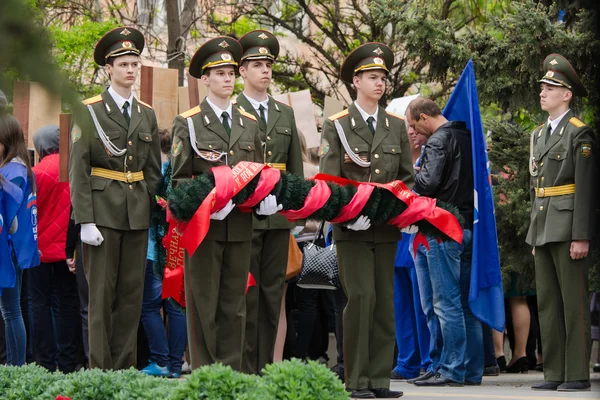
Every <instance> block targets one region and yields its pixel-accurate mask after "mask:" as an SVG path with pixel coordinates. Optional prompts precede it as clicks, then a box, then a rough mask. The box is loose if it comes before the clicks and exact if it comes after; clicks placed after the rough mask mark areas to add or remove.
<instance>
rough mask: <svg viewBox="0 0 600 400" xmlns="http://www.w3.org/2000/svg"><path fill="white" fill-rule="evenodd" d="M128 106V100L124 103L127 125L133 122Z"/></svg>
mask: <svg viewBox="0 0 600 400" xmlns="http://www.w3.org/2000/svg"><path fill="white" fill-rule="evenodd" d="M128 108H129V102H128V101H126V102H125V103H123V116H124V117H125V121H127V126H129V123H130V122H131V117H130V116H129V113H128V112H127V109H128Z"/></svg>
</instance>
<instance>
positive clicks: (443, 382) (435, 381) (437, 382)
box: [415, 374, 464, 386]
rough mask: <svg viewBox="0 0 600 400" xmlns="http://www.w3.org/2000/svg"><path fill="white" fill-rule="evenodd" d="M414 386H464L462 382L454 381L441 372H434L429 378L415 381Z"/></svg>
mask: <svg viewBox="0 0 600 400" xmlns="http://www.w3.org/2000/svg"><path fill="white" fill-rule="evenodd" d="M415 386H464V383H461V382H455V381H453V380H452V379H448V378H445V377H443V376H442V375H441V374H435V376H432V377H431V378H429V379H425V380H422V381H416V382H415Z"/></svg>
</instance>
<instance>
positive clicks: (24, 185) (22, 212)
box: [0, 111, 40, 366]
mask: <svg viewBox="0 0 600 400" xmlns="http://www.w3.org/2000/svg"><path fill="white" fill-rule="evenodd" d="M0 175H2V176H3V177H4V179H6V180H8V181H10V182H11V183H13V184H15V185H16V186H18V187H19V188H20V189H21V191H22V193H23V199H22V201H21V204H20V205H19V208H18V211H17V220H18V226H17V227H16V230H15V232H14V233H12V234H9V237H8V241H9V243H8V244H9V251H10V254H11V259H12V262H13V267H14V271H15V273H14V275H13V276H11V277H9V278H8V279H3V281H0V288H2V295H1V296H0V311H1V312H2V318H3V320H4V326H5V332H6V350H7V363H8V364H9V365H17V366H18V365H23V364H25V351H26V344H27V339H26V335H25V325H24V323H23V316H22V314H21V306H20V295H21V279H22V277H23V272H22V270H23V269H26V268H31V267H35V266H37V265H39V263H40V260H39V254H38V248H37V207H36V196H35V178H34V176H33V172H32V170H31V165H30V162H29V153H28V151H27V146H26V145H25V137H24V135H23V130H22V129H21V125H20V124H19V122H18V121H17V120H16V118H14V117H13V116H12V115H9V114H2V111H0ZM13 277H14V278H13Z"/></svg>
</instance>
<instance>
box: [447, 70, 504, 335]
mask: <svg viewBox="0 0 600 400" xmlns="http://www.w3.org/2000/svg"><path fill="white" fill-rule="evenodd" d="M443 115H444V116H445V117H446V118H447V119H448V120H449V121H464V122H465V123H466V124H467V129H469V130H470V131H471V145H472V157H473V186H474V189H475V193H474V203H475V204H474V205H475V210H474V223H473V262H472V264H471V265H472V268H471V288H470V291H469V305H470V307H471V311H473V314H475V316H476V317H477V318H478V319H479V320H480V321H482V322H484V323H485V324H487V325H489V326H490V327H492V328H494V329H496V330H498V331H500V332H502V331H503V330H504V323H505V317H504V292H503V289H502V275H501V273H500V254H499V251H498V235H497V232H496V216H495V212H494V195H493V193H492V185H491V182H490V165H489V161H488V154H487V146H486V142H485V134H484V131H483V124H482V123H481V113H480V111H479V99H478V96H477V86H476V82H475V71H474V68H473V61H472V60H469V62H468V63H467V66H466V67H465V69H464V71H463V73H462V75H461V76H460V79H459V80H458V83H457V84H456V87H455V88H454V91H453V92H452V95H451V96H450V99H449V100H448V104H446V107H445V108H444V112H443Z"/></svg>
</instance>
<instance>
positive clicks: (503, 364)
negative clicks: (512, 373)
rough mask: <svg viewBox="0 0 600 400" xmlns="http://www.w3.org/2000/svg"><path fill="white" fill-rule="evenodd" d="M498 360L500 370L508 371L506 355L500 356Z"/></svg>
mask: <svg viewBox="0 0 600 400" xmlns="http://www.w3.org/2000/svg"><path fill="white" fill-rule="evenodd" d="M496 361H497V362H498V367H499V368H500V372H506V357H504V356H500V357H498V358H496Z"/></svg>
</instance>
